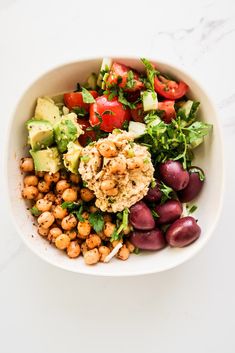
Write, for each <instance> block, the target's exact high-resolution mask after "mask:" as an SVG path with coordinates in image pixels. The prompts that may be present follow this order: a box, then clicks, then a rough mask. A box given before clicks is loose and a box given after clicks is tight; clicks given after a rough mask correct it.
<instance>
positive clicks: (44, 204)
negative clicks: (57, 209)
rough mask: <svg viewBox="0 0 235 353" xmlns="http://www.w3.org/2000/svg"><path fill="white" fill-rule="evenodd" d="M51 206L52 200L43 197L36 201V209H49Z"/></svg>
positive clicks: (43, 210)
mask: <svg viewBox="0 0 235 353" xmlns="http://www.w3.org/2000/svg"><path fill="white" fill-rule="evenodd" d="M51 206H52V202H51V201H47V200H45V199H41V200H38V201H37V202H36V207H37V209H38V210H39V211H42V212H45V211H50V209H51Z"/></svg>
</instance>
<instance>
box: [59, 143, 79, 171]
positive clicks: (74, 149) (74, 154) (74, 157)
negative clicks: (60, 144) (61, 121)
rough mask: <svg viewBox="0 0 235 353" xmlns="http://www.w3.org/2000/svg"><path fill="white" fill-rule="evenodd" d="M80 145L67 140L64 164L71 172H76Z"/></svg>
mask: <svg viewBox="0 0 235 353" xmlns="http://www.w3.org/2000/svg"><path fill="white" fill-rule="evenodd" d="M81 151H82V146H80V144H79V143H74V142H69V144H68V152H67V153H65V154H64V157H63V159H64V165H65V167H66V168H67V169H68V170H69V171H70V172H72V173H74V174H78V165H79V159H80V153H81Z"/></svg>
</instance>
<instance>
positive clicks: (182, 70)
mask: <svg viewBox="0 0 235 353" xmlns="http://www.w3.org/2000/svg"><path fill="white" fill-rule="evenodd" d="M105 57H110V58H114V59H120V60H139V59H140V57H138V56H135V55H134V56H116V55H115V56H114V55H110V56H109V55H105ZM147 57H148V60H149V61H153V62H156V63H158V64H159V65H160V66H161V65H167V66H169V67H172V69H176V70H177V71H178V73H179V74H180V73H182V74H185V75H186V76H188V77H190V78H191V79H192V80H193V81H194V82H195V83H196V84H197V86H198V87H199V88H200V90H201V91H202V92H203V95H204V96H205V97H206V99H207V100H208V102H209V103H210V105H211V107H212V109H213V111H214V120H215V121H216V124H217V126H218V138H219V140H220V141H219V143H220V147H221V156H222V159H221V163H222V165H221V166H220V168H221V169H222V176H221V194H220V198H219V204H218V208H217V213H216V217H215V218H214V222H213V225H211V227H210V229H209V230H208V231H207V239H206V240H205V241H204V242H202V243H200V244H199V245H198V246H197V247H195V248H194V249H193V251H192V252H191V253H189V254H188V256H186V257H185V258H184V259H182V261H179V262H178V263H177V264H173V265H171V264H169V266H165V267H164V268H163V269H155V268H154V266H153V269H151V270H142V269H138V271H132V272H128V273H125V272H122V273H113V274H111V273H110V271H105V270H104V271H103V272H102V273H95V272H89V268H90V267H89V266H87V269H85V270H84V269H82V270H80V269H79V268H77V269H76V270H74V269H68V268H64V267H63V266H62V265H60V264H59V263H55V262H54V261H52V260H51V259H49V258H48V257H47V256H46V255H44V254H43V253H41V252H38V251H37V249H36V248H35V247H34V246H33V245H31V244H30V243H29V242H27V241H26V238H25V237H24V236H23V233H22V231H21V229H20V227H19V225H18V223H17V221H16V220H15V218H14V216H13V211H12V204H11V202H10V198H9V197H7V203H6V204H7V208H8V210H9V214H10V218H11V219H12V223H13V225H14V226H15V229H16V230H17V233H18V234H19V235H20V237H21V239H22V240H23V243H24V244H25V245H26V247H27V248H29V249H30V250H31V251H32V252H33V253H34V254H36V255H37V256H38V257H39V258H40V259H42V260H44V261H46V262H47V263H48V264H50V265H53V266H55V267H57V268H60V269H62V270H64V271H69V272H74V273H77V274H80V275H90V276H97V277H103V276H104V277H134V276H142V275H148V274H149V275H150V274H154V273H160V272H165V271H168V270H171V269H173V268H175V267H178V266H180V265H182V264H184V263H185V262H187V261H189V260H190V259H192V258H193V257H194V256H195V255H196V254H197V253H198V252H199V251H200V250H201V249H202V248H203V247H204V246H205V245H206V244H207V242H208V240H209V239H210V238H211V236H212V234H213V232H214V231H215V228H216V226H217V224H218V221H219V218H220V215H221V211H222V207H223V199H224V189H225V162H224V142H223V138H222V127H221V123H220V120H219V117H218V112H217V108H216V107H215V104H214V103H213V99H212V98H211V97H210V95H209V94H208V92H207V90H205V89H204V87H203V84H202V83H201V80H200V79H198V78H195V76H194V75H192V74H191V73H189V72H188V70H187V69H185V68H182V66H183V65H182V66H179V65H175V64H174V63H172V62H171V61H169V60H165V58H164V59H161V58H159V59H157V58H153V57H150V56H149V55H148V56H147ZM102 59H103V57H96V56H89V57H83V56H80V57H79V58H78V59H77V60H73V61H69V62H63V63H61V64H59V65H57V66H54V67H51V68H49V69H47V70H46V71H44V72H43V73H40V74H38V75H37V76H36V77H35V78H34V79H33V80H32V81H31V82H30V83H29V84H28V85H27V87H26V89H24V91H23V93H22V94H21V95H20V97H19V98H18V99H17V101H16V105H15V109H14V110H13V112H12V114H11V117H10V119H9V121H8V124H7V131H6V135H5V136H6V137H5V144H4V146H5V148H4V163H3V166H4V179H5V185H6V190H8V189H9V183H8V174H7V171H8V167H7V165H8V150H9V147H8V145H9V144H10V133H11V129H12V124H13V121H14V117H15V114H16V112H17V109H18V106H19V103H20V102H21V100H22V99H23V97H24V96H25V94H26V93H27V92H28V91H29V90H30V89H31V87H32V86H33V85H34V84H35V83H36V82H37V81H39V80H40V79H42V78H43V77H44V76H46V75H48V74H49V73H51V72H53V71H56V70H58V69H62V68H63V67H66V66H70V65H75V64H79V63H80V62H88V61H93V60H100V61H101V60H102Z"/></svg>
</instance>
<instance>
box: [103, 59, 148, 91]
mask: <svg viewBox="0 0 235 353" xmlns="http://www.w3.org/2000/svg"><path fill="white" fill-rule="evenodd" d="M114 85H118V86H119V87H121V88H123V89H124V91H127V92H131V91H136V90H140V89H141V88H143V87H144V84H143V82H141V81H140V80H139V75H138V74H137V73H136V72H135V71H134V70H132V69H131V68H129V67H127V66H126V65H122V64H118V63H113V65H112V67H111V70H110V74H109V77H108V79H107V81H106V87H107V89H108V88H110V87H112V86H114Z"/></svg>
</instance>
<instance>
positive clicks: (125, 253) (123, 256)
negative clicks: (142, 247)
mask: <svg viewBox="0 0 235 353" xmlns="http://www.w3.org/2000/svg"><path fill="white" fill-rule="evenodd" d="M129 256H130V251H129V250H128V248H127V247H126V245H123V246H122V247H121V249H120V250H119V251H118V253H117V258H118V259H120V260H123V261H125V260H127V259H128V257H129Z"/></svg>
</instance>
